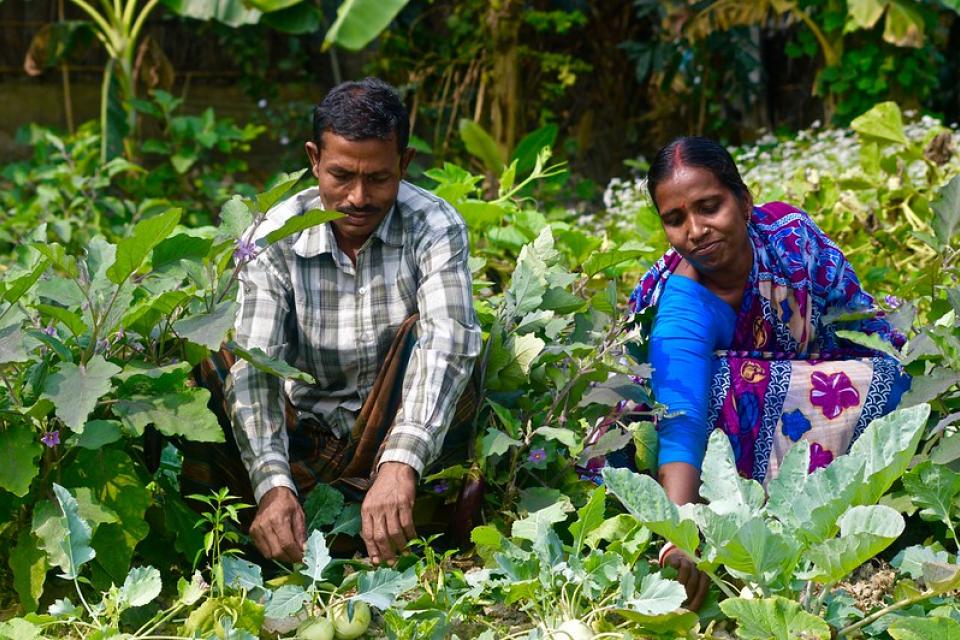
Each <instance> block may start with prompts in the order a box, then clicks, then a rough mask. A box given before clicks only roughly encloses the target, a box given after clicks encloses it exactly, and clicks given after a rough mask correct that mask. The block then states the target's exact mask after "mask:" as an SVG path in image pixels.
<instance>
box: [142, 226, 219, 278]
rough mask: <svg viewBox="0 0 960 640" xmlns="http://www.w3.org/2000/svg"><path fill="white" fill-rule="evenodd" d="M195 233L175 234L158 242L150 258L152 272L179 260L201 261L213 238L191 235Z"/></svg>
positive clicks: (208, 250)
mask: <svg viewBox="0 0 960 640" xmlns="http://www.w3.org/2000/svg"><path fill="white" fill-rule="evenodd" d="M194 233H195V231H189V232H185V233H177V234H175V235H172V236H170V237H169V238H167V239H165V240H163V241H162V242H160V243H159V244H158V245H157V246H156V247H154V249H153V254H152V256H151V258H150V263H151V266H153V269H154V271H157V270H158V269H162V268H163V267H166V266H169V265H171V264H174V263H177V262H179V261H181V260H197V261H200V260H203V258H205V257H206V256H207V254H208V253H210V248H211V247H212V246H213V238H204V237H201V236H198V235H193V234H194Z"/></svg>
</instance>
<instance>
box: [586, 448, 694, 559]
mask: <svg viewBox="0 0 960 640" xmlns="http://www.w3.org/2000/svg"><path fill="white" fill-rule="evenodd" d="M602 473H603V483H604V484H605V485H606V487H607V490H608V491H609V492H610V493H612V494H613V495H614V496H616V497H617V499H618V500H620V502H621V503H623V506H624V507H626V508H627V511H629V512H630V513H631V514H633V516H634V517H635V518H637V520H639V521H640V522H641V523H642V524H643V525H644V526H646V527H647V528H648V529H650V530H651V531H653V532H654V533H655V534H657V535H659V536H661V537H662V538H665V539H666V540H668V541H670V542H672V543H673V544H675V545H677V546H678V547H679V548H680V550H681V551H683V552H684V553H687V554H690V555H695V553H696V549H697V546H699V544H700V534H699V532H698V531H697V526H696V524H695V523H694V522H693V521H692V520H686V519H685V520H681V519H680V514H679V511H678V510H677V506H676V505H675V504H673V502H671V501H670V499H669V498H668V497H667V494H666V493H664V491H663V487H661V486H660V484H659V483H658V482H657V481H656V480H654V479H653V478H651V477H650V476H647V475H641V474H639V473H634V472H632V471H630V470H629V469H614V468H612V467H606V468H604V469H603V472H602Z"/></svg>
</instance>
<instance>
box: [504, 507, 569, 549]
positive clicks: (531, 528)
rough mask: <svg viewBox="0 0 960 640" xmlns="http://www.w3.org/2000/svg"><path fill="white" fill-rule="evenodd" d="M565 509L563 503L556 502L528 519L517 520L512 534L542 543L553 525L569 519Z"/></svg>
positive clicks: (522, 538) (535, 542)
mask: <svg viewBox="0 0 960 640" xmlns="http://www.w3.org/2000/svg"><path fill="white" fill-rule="evenodd" d="M565 507H566V505H565V504H564V503H563V502H555V503H554V504H552V505H550V506H549V507H544V508H543V509H540V510H539V511H534V512H533V513H531V514H530V515H528V516H527V517H526V518H521V519H520V520H516V521H515V522H514V523H513V527H512V528H511V530H510V533H511V535H512V536H513V537H514V538H520V539H521V540H529V541H530V542H533V543H534V544H537V543H542V542H543V541H544V540H546V538H547V534H548V533H549V532H550V530H551V529H552V528H553V525H555V524H557V523H558V522H563V521H564V520H566V519H567V513H566V508H565Z"/></svg>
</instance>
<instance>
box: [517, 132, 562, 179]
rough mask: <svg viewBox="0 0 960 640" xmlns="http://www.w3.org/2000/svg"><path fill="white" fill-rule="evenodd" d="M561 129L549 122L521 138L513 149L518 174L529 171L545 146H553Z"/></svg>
mask: <svg viewBox="0 0 960 640" xmlns="http://www.w3.org/2000/svg"><path fill="white" fill-rule="evenodd" d="M558 131H559V129H558V128H557V125H555V124H547V125H544V126H542V127H540V128H539V129H536V130H534V131H531V132H530V133H528V134H527V135H525V136H523V137H522V138H521V139H520V142H518V143H517V148H516V149H514V151H513V156H511V158H510V159H511V160H513V161H516V163H517V175H521V176H522V175H525V174H527V173H529V172H530V171H531V170H532V169H533V167H534V165H536V163H537V155H538V154H539V153H540V150H541V149H543V148H544V147H551V146H553V143H554V142H555V141H556V139H557V132H558Z"/></svg>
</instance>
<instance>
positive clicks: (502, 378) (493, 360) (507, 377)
mask: <svg viewBox="0 0 960 640" xmlns="http://www.w3.org/2000/svg"><path fill="white" fill-rule="evenodd" d="M497 335H498V337H499V336H502V334H500V333H498V334H497ZM545 346H546V343H545V342H544V341H543V340H541V339H540V338H538V337H537V336H535V335H533V334H532V333H527V334H524V335H522V336H513V337H511V338H510V339H509V341H508V342H507V343H506V344H502V343H500V342H499V340H494V341H493V342H492V343H491V345H490V356H489V358H488V359H487V374H486V378H485V379H486V384H487V387H488V388H490V389H491V390H494V391H496V390H504V391H513V390H515V389H518V388H520V387H522V386H523V385H524V384H525V383H526V381H527V377H528V376H529V375H530V368H531V367H532V366H533V361H534V360H536V359H537V357H538V356H539V355H540V354H541V353H542V352H543V349H544V347H545Z"/></svg>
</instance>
